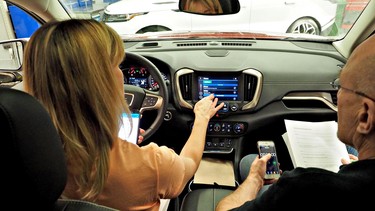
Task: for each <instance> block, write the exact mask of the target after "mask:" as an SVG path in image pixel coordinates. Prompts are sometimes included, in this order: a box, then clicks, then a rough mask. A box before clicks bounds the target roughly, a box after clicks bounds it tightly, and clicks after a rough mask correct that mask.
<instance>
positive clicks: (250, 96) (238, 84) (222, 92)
mask: <svg viewBox="0 0 375 211" xmlns="http://www.w3.org/2000/svg"><path fill="white" fill-rule="evenodd" d="M174 84H175V87H174V88H175V91H176V92H175V93H177V96H176V98H177V99H176V101H177V102H178V103H179V105H180V106H181V108H182V109H190V110H192V109H193V108H194V104H195V103H197V102H198V101H199V100H200V99H202V98H204V97H206V96H209V95H210V94H214V95H215V97H217V98H218V99H219V103H221V102H223V103H224V107H223V108H222V109H220V110H219V112H218V114H217V116H216V117H217V118H214V119H212V120H211V121H210V123H209V125H208V128H207V141H206V146H205V153H231V152H232V151H233V145H234V144H233V143H234V142H235V141H236V139H238V137H240V136H241V135H243V134H244V133H245V132H246V130H247V127H248V125H247V123H246V122H242V121H233V120H231V121H228V120H225V117H227V116H231V115H236V114H240V113H243V112H249V111H251V110H252V109H253V108H255V106H256V105H257V103H258V101H259V97H260V93H261V87H262V74H261V73H260V72H259V71H257V70H255V69H245V70H239V71H233V72H230V73H228V71H226V72H220V71H199V70H192V69H181V70H179V71H177V72H176V74H175V83H174ZM191 124H192V123H191ZM191 126H192V127H193V125H191Z"/></svg>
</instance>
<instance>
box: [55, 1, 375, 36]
mask: <svg viewBox="0 0 375 211" xmlns="http://www.w3.org/2000/svg"><path fill="white" fill-rule="evenodd" d="M185 1H187V2H189V1H191V2H193V0H185ZM199 1H203V2H206V3H207V2H210V1H211V2H215V1H216V2H215V4H216V5H218V6H216V7H215V10H216V11H219V12H220V13H223V11H224V13H225V11H226V10H227V9H228V1H231V0H199ZM369 1H370V0H287V1H280V0H239V4H240V11H239V12H238V13H235V14H224V13H223V14H220V15H216V16H213V15H204V14H193V13H186V12H182V11H180V10H179V1H178V0H60V2H61V3H62V4H63V5H64V6H65V8H66V9H67V10H68V11H69V13H70V14H71V15H72V16H73V17H87V18H94V19H96V20H98V21H102V22H105V23H106V24H108V25H109V26H111V27H112V28H114V29H115V30H116V31H117V32H118V33H119V34H120V35H134V34H145V33H147V35H148V36H149V35H150V33H155V32H165V33H164V35H165V34H170V32H174V33H176V32H185V33H186V32H189V33H191V32H193V33H196V32H231V33H232V35H233V36H238V33H240V32H241V33H258V34H262V38H264V37H265V35H269V36H272V37H273V38H275V36H276V38H280V37H282V38H292V39H304V40H310V39H311V40H337V39H342V38H343V37H345V35H346V33H347V32H348V31H349V30H350V29H351V27H352V26H353V24H354V23H355V21H356V20H357V18H358V17H359V15H361V13H362V11H363V10H364V8H365V7H366V6H367V4H368V2H369ZM184 4H185V3H184ZM186 4H187V3H186ZM212 4H214V3H212ZM207 10H208V9H207ZM202 11H204V10H202ZM234 33H237V35H234ZM242 36H243V34H242Z"/></svg>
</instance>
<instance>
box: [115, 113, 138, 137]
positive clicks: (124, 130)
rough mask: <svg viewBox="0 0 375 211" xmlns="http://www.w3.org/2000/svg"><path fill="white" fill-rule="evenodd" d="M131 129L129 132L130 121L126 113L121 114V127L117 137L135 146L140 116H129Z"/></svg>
mask: <svg viewBox="0 0 375 211" xmlns="http://www.w3.org/2000/svg"><path fill="white" fill-rule="evenodd" d="M131 118H132V123H133V127H132V130H131V131H130V129H131V127H130V121H129V118H128V116H127V114H126V113H123V114H122V123H123V124H122V125H121V127H120V131H119V134H118V136H119V137H120V138H121V139H123V140H126V141H128V142H131V143H133V144H137V142H138V134H139V121H140V114H139V113H132V114H131Z"/></svg>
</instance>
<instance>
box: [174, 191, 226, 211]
mask: <svg viewBox="0 0 375 211" xmlns="http://www.w3.org/2000/svg"><path fill="white" fill-rule="evenodd" d="M232 192H233V190H229V189H222V188H202V189H196V190H193V191H191V192H189V193H187V194H186V195H185V197H184V199H183V200H182V204H181V209H180V211H214V210H215V208H216V205H217V204H218V203H219V201H220V200H221V199H222V198H224V197H225V196H227V195H229V194H230V193H232Z"/></svg>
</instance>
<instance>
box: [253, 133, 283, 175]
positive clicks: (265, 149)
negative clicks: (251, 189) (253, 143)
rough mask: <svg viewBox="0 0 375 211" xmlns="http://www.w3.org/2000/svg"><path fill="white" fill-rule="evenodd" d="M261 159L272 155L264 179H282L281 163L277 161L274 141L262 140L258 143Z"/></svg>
mask: <svg viewBox="0 0 375 211" xmlns="http://www.w3.org/2000/svg"><path fill="white" fill-rule="evenodd" d="M257 146H258V151H259V157H263V156H265V155H267V154H271V158H270V159H269V160H268V162H267V168H266V174H265V176H264V179H277V178H279V177H280V169H279V162H278V160H277V154H276V147H275V143H274V142H273V141H268V140H267V141H266V140H261V141H258V143H257Z"/></svg>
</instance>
